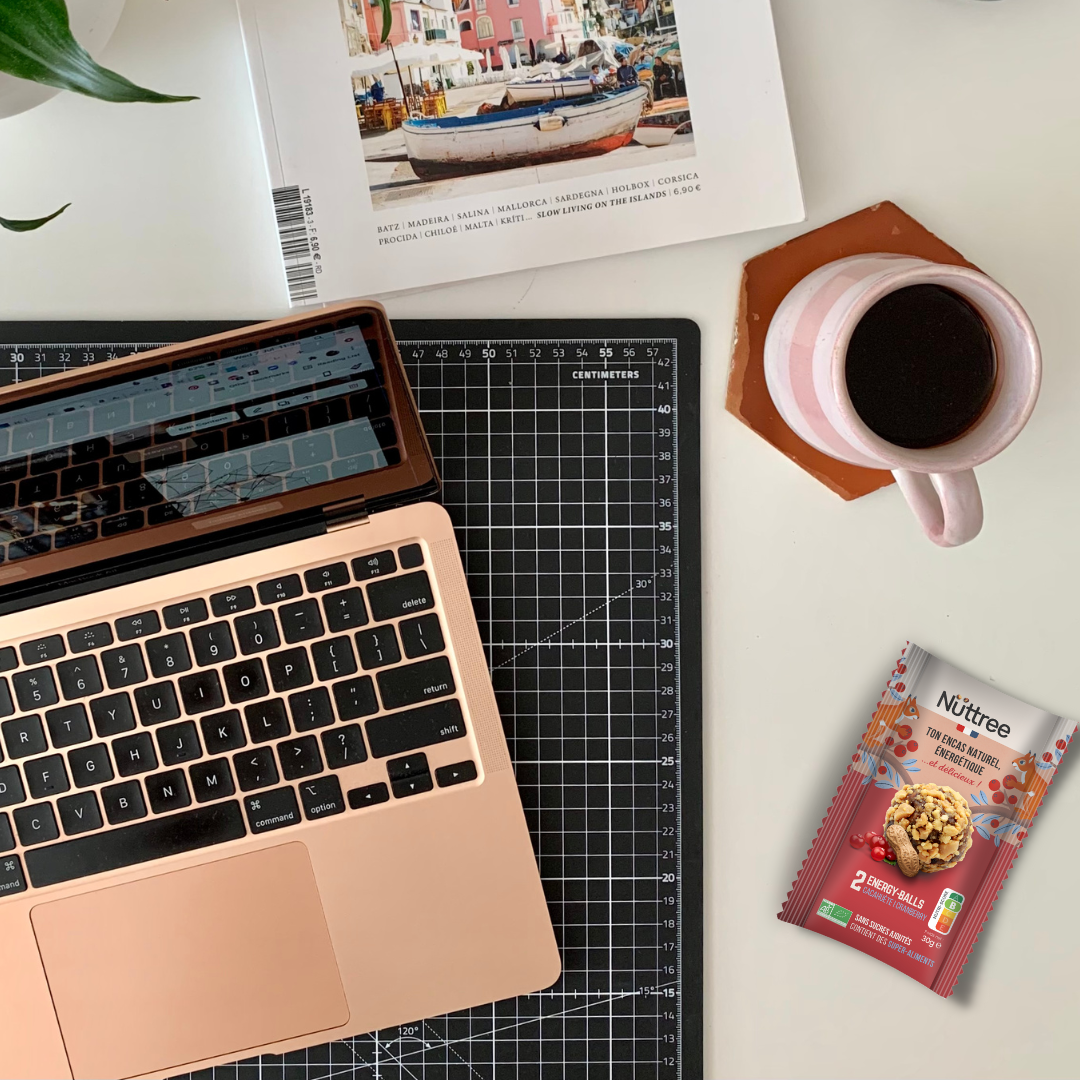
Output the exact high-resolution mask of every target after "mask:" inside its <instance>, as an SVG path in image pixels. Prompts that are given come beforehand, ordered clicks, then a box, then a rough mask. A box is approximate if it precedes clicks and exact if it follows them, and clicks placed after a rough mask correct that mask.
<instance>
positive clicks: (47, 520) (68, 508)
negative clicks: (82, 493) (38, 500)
mask: <svg viewBox="0 0 1080 1080" xmlns="http://www.w3.org/2000/svg"><path fill="white" fill-rule="evenodd" d="M78 520H79V500H78V499H74V498H67V499H58V500H56V501H55V502H49V503H44V504H43V505H42V506H39V507H38V528H41V529H55V528H59V527H60V526H68V525H74V524H75V523H76V522H77V521H78Z"/></svg>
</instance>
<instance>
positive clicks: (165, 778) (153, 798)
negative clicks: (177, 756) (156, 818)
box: [143, 769, 191, 814]
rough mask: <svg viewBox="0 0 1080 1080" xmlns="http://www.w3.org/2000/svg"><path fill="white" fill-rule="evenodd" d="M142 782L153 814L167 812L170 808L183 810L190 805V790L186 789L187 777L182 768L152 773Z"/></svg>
mask: <svg viewBox="0 0 1080 1080" xmlns="http://www.w3.org/2000/svg"><path fill="white" fill-rule="evenodd" d="M143 783H144V784H145V785H146V795H147V798H148V799H149V800H150V809H151V810H153V812H154V813H155V814H167V813H169V811H170V810H183V808H184V807H185V806H190V805H191V792H190V791H188V786H187V777H186V776H185V775H184V770H183V769H173V770H172V771H171V772H162V773H154V775H153V776H148V777H147V778H146V779H145V780H144V781H143Z"/></svg>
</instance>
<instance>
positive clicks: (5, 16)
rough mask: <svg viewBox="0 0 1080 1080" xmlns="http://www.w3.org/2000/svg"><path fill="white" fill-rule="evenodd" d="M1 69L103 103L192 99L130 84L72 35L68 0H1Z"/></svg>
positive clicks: (21, 77)
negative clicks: (97, 58) (105, 66)
mask: <svg viewBox="0 0 1080 1080" xmlns="http://www.w3.org/2000/svg"><path fill="white" fill-rule="evenodd" d="M0 71H4V72H7V74H8V75H14V76H15V77H16V78H18V79H29V80H30V81H31V82H36V83H43V84H44V85H46V86H58V87H60V89H61V90H74V91H75V93H77V94H86V95H88V96H89V97H95V98H101V100H102V101H148V102H155V103H160V102H169V101H191V100H193V99H192V98H191V97H174V96H172V95H171V94H159V93H157V92H156V91H155V90H147V89H145V88H144V87H141V86H136V85H135V84H134V83H133V82H129V81H128V80H127V79H125V78H124V77H123V75H117V74H116V72H115V71H109V70H108V68H103V67H102V66H101V65H100V64H98V63H96V62H95V61H94V59H93V58H92V57H91V56H90V54H89V53H88V52H87V51H86V50H85V49H84V48H83V47H82V46H81V45H80V44H79V43H78V42H77V41H76V40H75V39H74V38H73V37H72V36H71V25H70V23H69V22H68V11H67V5H66V4H65V3H64V0H0Z"/></svg>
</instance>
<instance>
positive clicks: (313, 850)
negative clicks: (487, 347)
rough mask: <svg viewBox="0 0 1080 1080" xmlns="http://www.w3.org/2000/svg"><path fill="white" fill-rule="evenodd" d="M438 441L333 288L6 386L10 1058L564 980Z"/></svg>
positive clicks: (5, 906) (42, 1070)
mask: <svg viewBox="0 0 1080 1080" xmlns="http://www.w3.org/2000/svg"><path fill="white" fill-rule="evenodd" d="M438 487H439V481H438V475H437V473H436V469H435V464H434V462H433V460H432V457H431V452H430V449H429V447H428V444H427V440H426V438H425V436H424V432H423V429H422V427H421V424H420V420H419V417H418V415H417V411H416V405H415V402H414V401H413V397H412V393H411V391H410V389H409V385H408V382H407V380H406V378H405V374H404V371H403V369H402V366H401V361H400V358H399V356H398V353H397V349H396V346H395V344H394V340H393V337H392V334H391V332H390V328H389V324H388V322H387V320H386V316H385V314H384V312H383V311H382V309H381V308H379V307H378V306H377V305H374V304H362V305H355V304H354V305H345V306H341V307H336V308H330V309H324V310H321V311H318V312H316V313H312V314H307V315H302V316H299V317H295V318H289V319H285V320H282V321H279V322H275V323H267V324H264V325H262V326H257V327H252V328H248V329H245V330H238V331H234V332H231V333H229V334H225V335H222V336H220V337H215V338H207V339H204V340H202V341H196V342H190V343H186V344H184V345H178V346H175V347H170V348H166V349H161V350H158V351H155V352H153V353H146V354H142V355H139V356H136V357H128V358H125V359H119V360H113V361H109V362H108V363H105V364H102V365H100V366H96V367H92V368H87V369H82V370H78V371H72V372H69V373H67V374H64V375H57V376H53V377H50V378H45V379H40V380H36V381H33V382H29V383H24V384H21V385H16V386H12V387H8V388H6V389H4V390H3V391H0V553H2V555H3V561H2V562H0V748H2V751H3V757H2V760H0V956H2V957H3V966H4V978H3V979H0V1047H2V1052H0V1074H2V1075H3V1076H4V1077H11V1078H19V1080H26V1078H29V1077H48V1078H56V1077H76V1078H105V1077H142V1076H162V1077H164V1076H169V1075H173V1074H176V1073H178V1072H186V1071H194V1070H196V1069H201V1068H205V1067H208V1066H210V1065H214V1064H219V1063H223V1062H227V1061H231V1060H235V1059H236V1058H238V1057H242V1056H244V1057H246V1056H250V1055H254V1054H257V1053H262V1052H273V1053H284V1052H286V1051H289V1050H293V1049H298V1048H300V1047H303V1046H307V1045H310V1044H312V1043H315V1042H324V1041H326V1040H329V1039H335V1038H340V1037H343V1036H347V1035H354V1034H357V1033H360V1032H365V1031H371V1030H373V1029H376V1028H382V1027H387V1026H390V1025H395V1024H401V1023H405V1022H407V1021H411V1020H416V1019H420V1018H422V1017H425V1016H431V1015H436V1014H439V1013H444V1012H447V1011H450V1010H457V1009H462V1008H466V1007H468V1006H472V1005H477V1004H482V1003H484V1002H488V1001H493V1000H496V999H500V998H507V997H513V996H515V995H518V994H524V993H528V992H532V991H535V990H539V989H541V988H543V987H547V986H549V985H551V984H552V983H553V982H554V981H555V979H556V978H557V977H558V974H559V970H560V965H559V956H558V952H557V950H556V945H555V938H554V934H553V931H552V927H551V921H550V918H549V916H548V912H547V907H546V904H545V901H544V894H543V890H542V888H541V884H540V879H539V875H538V873H537V867H536V862H535V859H534V856H533V851H532V846H531V843H530V840H529V834H528V831H527V829H526V824H525V818H524V814H523V812H522V807H521V802H520V799H519V796H518V792H517V788H516V786H515V782H514V774H513V771H512V769H511V767H510V759H509V755H508V753H507V747H506V741H505V738H504V736H503V731H502V726H501V723H500V720H499V715H498V711H497V709H496V705H495V698H494V695H493V693H492V689H491V683H490V680H489V678H488V672H487V667H486V665H485V660H484V654H483V650H482V647H481V643H480V637H479V634H478V631H477V626H476V621H475V618H474V616H473V611H472V607H471V604H470V600H469V593H468V588H467V585H466V582H465V576H464V573H463V571H462V567H461V561H460V557H459V554H458V549H457V544H456V541H455V539H454V532H453V529H452V527H451V523H450V519H449V518H448V516H447V514H446V512H445V511H444V510H443V509H442V508H441V507H440V506H439V505H438V504H437V503H435V502H431V501H428V500H429V498H430V496H432V495H434V494H435V493H437V491H438Z"/></svg>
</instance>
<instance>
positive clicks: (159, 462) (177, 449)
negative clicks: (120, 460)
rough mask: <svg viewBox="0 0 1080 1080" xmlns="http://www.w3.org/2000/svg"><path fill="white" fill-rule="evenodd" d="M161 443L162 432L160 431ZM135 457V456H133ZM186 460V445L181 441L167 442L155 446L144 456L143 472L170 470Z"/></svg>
mask: <svg viewBox="0 0 1080 1080" xmlns="http://www.w3.org/2000/svg"><path fill="white" fill-rule="evenodd" d="M158 432H159V438H158V441H159V442H160V434H161V430H160V428H159V429H158ZM131 456H134V455H131ZM183 460H184V444H183V442H180V441H174V442H166V443H163V444H161V445H159V446H155V447H154V448H153V449H152V450H148V451H147V452H146V453H145V454H143V470H144V471H145V472H154V471H156V470H157V469H169V468H172V466H174V465H179V464H180V463H181V462H182V461H183Z"/></svg>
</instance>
